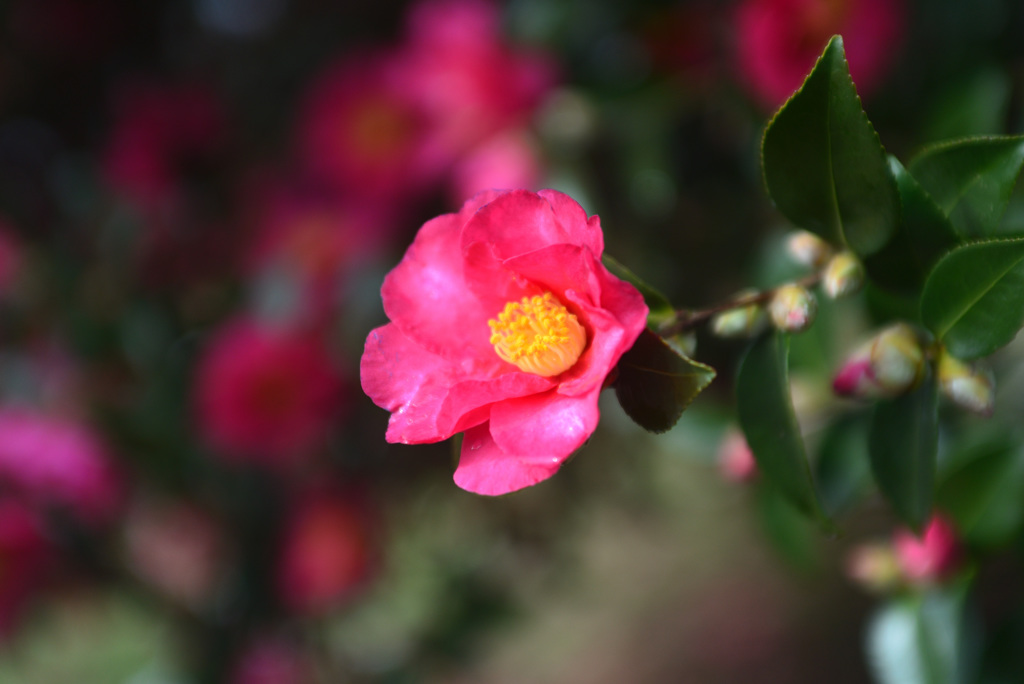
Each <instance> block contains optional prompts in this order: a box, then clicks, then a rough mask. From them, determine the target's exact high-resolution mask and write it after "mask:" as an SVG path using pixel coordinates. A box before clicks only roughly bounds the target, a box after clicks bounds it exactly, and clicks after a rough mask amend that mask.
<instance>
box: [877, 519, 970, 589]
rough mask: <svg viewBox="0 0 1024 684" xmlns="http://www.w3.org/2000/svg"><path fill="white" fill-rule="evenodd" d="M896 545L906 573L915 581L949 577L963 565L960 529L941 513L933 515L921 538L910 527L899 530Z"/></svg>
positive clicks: (895, 547) (895, 534) (894, 539)
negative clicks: (958, 536) (940, 514)
mask: <svg viewBox="0 0 1024 684" xmlns="http://www.w3.org/2000/svg"><path fill="white" fill-rule="evenodd" d="M892 545H893V550H894V551H895V552H896V560H897V562H898V563H899V566H900V570H901V571H902V572H903V576H904V577H905V578H906V579H907V581H908V582H910V583H912V584H923V583H934V582H939V581H941V580H944V579H946V578H948V577H949V576H950V575H952V574H953V573H954V572H956V570H957V569H958V568H959V567H960V565H961V561H962V556H963V553H962V549H961V546H960V541H959V540H958V538H957V534H956V530H954V529H953V525H952V524H951V523H950V522H949V521H948V520H947V519H946V518H944V517H942V516H939V515H936V516H933V517H932V519H931V521H930V522H929V523H928V526H927V527H926V528H925V530H924V533H923V534H922V535H921V536H920V537H918V536H916V535H914V533H913V532H911V531H910V530H898V531H897V532H895V533H894V534H893V539H892Z"/></svg>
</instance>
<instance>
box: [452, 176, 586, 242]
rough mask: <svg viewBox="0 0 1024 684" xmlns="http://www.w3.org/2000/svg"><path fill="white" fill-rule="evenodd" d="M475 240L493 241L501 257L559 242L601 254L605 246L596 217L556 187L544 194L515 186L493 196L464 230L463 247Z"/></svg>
mask: <svg viewBox="0 0 1024 684" xmlns="http://www.w3.org/2000/svg"><path fill="white" fill-rule="evenodd" d="M552 201H554V204H552ZM474 242H485V243H489V244H492V245H494V248H495V255H496V256H497V257H498V258H499V259H509V258H511V257H514V256H518V255H520V254H525V253H527V252H533V251H535V250H538V249H541V248H543V247H547V246H549V245H559V244H570V245H579V246H581V247H586V248H588V249H590V250H591V251H593V252H595V254H598V255H600V253H601V250H602V249H603V246H604V245H603V238H602V237H601V227H600V223H599V221H597V219H596V217H594V218H593V219H591V220H589V221H588V220H587V218H586V213H585V212H584V211H583V209H582V208H581V207H580V206H579V204H577V203H576V202H575V201H573V200H572V199H571V198H570V197H568V196H566V195H562V194H561V193H559V192H556V191H554V190H548V191H545V194H543V195H539V194H534V193H532V192H528V191H526V190H513V191H511V192H506V193H504V194H502V195H499V196H498V197H496V198H494V199H493V200H492V201H491V202H490V203H489V204H487V205H485V206H483V207H482V208H481V209H480V210H479V211H478V212H477V213H476V215H475V216H473V218H472V219H471V220H470V221H469V222H468V223H467V224H466V227H465V229H464V230H463V232H462V244H463V246H464V247H465V246H468V245H471V244H472V243H474Z"/></svg>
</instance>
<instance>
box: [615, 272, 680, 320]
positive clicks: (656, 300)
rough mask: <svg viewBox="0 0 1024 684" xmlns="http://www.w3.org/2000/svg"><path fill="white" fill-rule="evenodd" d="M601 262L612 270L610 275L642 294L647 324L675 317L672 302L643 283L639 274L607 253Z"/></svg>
mask: <svg viewBox="0 0 1024 684" xmlns="http://www.w3.org/2000/svg"><path fill="white" fill-rule="evenodd" d="M601 263H603V264H604V265H605V268H607V269H608V270H609V271H611V272H612V275H614V276H615V277H617V278H621V279H622V280H625V281H626V282H627V283H629V284H630V285H632V286H633V287H635V288H636V289H637V290H639V291H640V294H641V295H643V298H644V302H645V303H646V304H647V308H648V309H649V310H650V312H649V313H648V314H647V323H648V325H651V326H653V327H655V328H656V327H658V326H660V325H662V324H663V323H667V322H669V321H671V320H673V319H675V315H676V310H675V307H673V306H672V303H671V302H670V301H669V300H668V298H667V297H666V296H665V295H663V294H661V293H660V292H658V291H657V290H656V289H654V288H653V287H651V286H650V285H648V284H647V283H645V282H644V281H643V280H641V279H640V277H639V276H637V274H635V273H633V272H632V271H631V270H629V269H628V268H626V267H625V266H623V265H622V264H620V263H619V262H618V261H616V260H615V259H613V258H612V257H610V256H608V255H607V254H605V255H604V256H602V257H601Z"/></svg>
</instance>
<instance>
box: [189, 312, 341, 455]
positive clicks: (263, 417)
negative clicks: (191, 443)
mask: <svg viewBox="0 0 1024 684" xmlns="http://www.w3.org/2000/svg"><path fill="white" fill-rule="evenodd" d="M341 389H342V387H341V379H340V376H339V373H338V370H337V368H336V367H335V364H334V361H333V360H332V359H331V357H330V355H329V353H328V350H327V348H326V346H325V344H324V343H323V341H322V340H321V339H320V338H319V337H317V336H315V335H312V334H306V333H302V332H297V331H291V330H278V329H274V328H270V327H268V326H265V325H261V324H259V323H258V322H256V321H254V320H247V319H240V320H235V321H233V322H230V323H228V324H227V325H225V326H224V327H223V328H221V329H220V330H219V331H218V332H217V334H216V336H215V337H214V339H213V340H212V341H211V342H210V345H209V347H208V348H207V350H206V352H205V354H204V356H203V358H202V359H201V360H200V362H199V367H198V370H197V380H196V387H195V405H196V410H197V412H198V421H199V427H200V429H201V431H202V433H203V435H204V436H205V438H206V440H207V441H208V442H209V444H210V445H211V446H212V447H214V448H215V449H217V450H218V452H219V454H220V455H221V456H223V457H224V458H225V459H228V460H234V461H255V462H261V463H264V464H269V463H279V462H286V461H294V460H295V459H300V458H302V457H303V456H306V455H308V454H309V452H310V451H311V450H312V449H315V448H316V447H318V446H320V445H321V444H322V443H323V442H324V440H325V439H326V437H327V435H328V432H329V431H330V428H331V425H332V423H333V421H334V419H335V418H336V417H337V414H338V411H339V410H340V408H341V406H340V405H341V400H342V393H341Z"/></svg>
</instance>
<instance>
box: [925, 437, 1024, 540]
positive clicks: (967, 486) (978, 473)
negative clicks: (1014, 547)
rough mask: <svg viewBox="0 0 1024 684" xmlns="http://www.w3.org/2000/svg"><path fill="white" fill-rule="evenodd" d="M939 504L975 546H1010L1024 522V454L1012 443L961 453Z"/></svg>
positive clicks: (979, 445) (984, 444) (942, 484)
mask: <svg viewBox="0 0 1024 684" xmlns="http://www.w3.org/2000/svg"><path fill="white" fill-rule="evenodd" d="M951 459H952V460H953V461H954V462H953V463H952V464H951V465H950V466H948V467H946V468H944V469H943V471H942V472H941V473H940V477H939V486H938V489H937V491H936V501H937V503H938V505H939V506H940V507H941V508H942V510H944V511H946V512H947V513H949V514H950V515H951V516H952V517H953V519H954V520H955V521H956V526H957V530H958V531H959V532H960V533H961V534H963V535H964V537H966V538H967V539H968V540H969V541H970V542H971V543H972V544H981V545H986V546H994V545H998V544H1003V543H1007V542H1009V541H1010V540H1011V539H1012V538H1013V537H1014V536H1015V535H1016V534H1017V533H1018V532H1019V530H1020V526H1021V522H1022V521H1024V451H1021V449H1020V446H1019V445H1017V444H1015V443H1014V442H1013V441H1012V440H1010V439H1007V438H1001V439H996V440H993V439H991V438H990V439H987V440H984V441H980V442H976V443H974V444H969V445H965V446H963V447H960V448H959V449H955V453H954V454H953V455H952V457H951Z"/></svg>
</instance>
